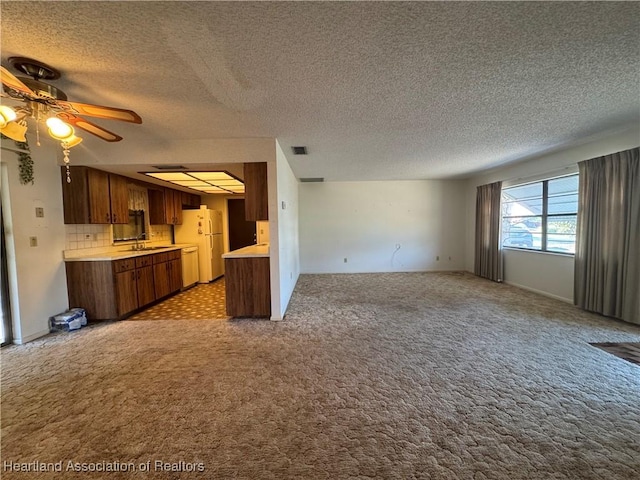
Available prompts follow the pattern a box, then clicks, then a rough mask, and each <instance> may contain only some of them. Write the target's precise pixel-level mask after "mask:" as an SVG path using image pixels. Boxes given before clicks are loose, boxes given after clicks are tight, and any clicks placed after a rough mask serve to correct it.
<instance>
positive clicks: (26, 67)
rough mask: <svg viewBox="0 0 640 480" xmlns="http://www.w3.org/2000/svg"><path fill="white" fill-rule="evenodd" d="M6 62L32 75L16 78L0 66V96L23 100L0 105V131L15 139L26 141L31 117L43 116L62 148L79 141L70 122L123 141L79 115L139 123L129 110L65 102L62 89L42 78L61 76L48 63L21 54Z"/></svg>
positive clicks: (137, 117) (136, 116) (40, 117)
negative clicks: (15, 103)
mask: <svg viewBox="0 0 640 480" xmlns="http://www.w3.org/2000/svg"><path fill="white" fill-rule="evenodd" d="M8 61H9V63H10V64H11V65H12V66H13V67H14V68H15V69H16V70H19V71H21V72H23V73H25V74H26V75H28V76H29V77H31V78H28V77H16V76H15V75H13V74H12V73H11V72H9V70H7V69H6V68H5V67H3V66H0V79H1V80H2V85H3V87H4V88H3V92H0V96H2V97H5V98H11V99H15V100H19V101H22V102H23V104H22V105H20V106H18V107H15V108H10V107H8V106H6V105H0V131H2V133H3V134H5V135H6V136H8V137H10V138H12V139H14V140H17V141H25V137H24V133H25V132H26V128H27V126H26V119H27V118H34V119H35V120H36V122H39V121H40V120H42V119H46V123H47V127H48V128H49V134H50V135H51V136H52V137H53V138H55V139H58V140H61V141H62V143H63V149H65V143H66V149H67V150H68V147H72V146H74V145H77V144H78V143H80V142H81V141H82V140H81V139H80V138H79V137H76V136H75V133H74V131H73V128H72V127H71V125H73V126H74V127H77V128H80V129H82V130H84V131H86V132H89V133H91V134H93V135H95V136H97V137H99V138H101V139H102V140H106V141H107V142H119V141H120V140H122V137H121V136H120V135H117V134H115V133H113V132H110V131H109V130H107V129H105V128H102V127H101V126H99V125H96V124H95V123H92V122H90V121H89V120H86V119H84V118H82V117H81V116H80V115H86V116H90V117H96V118H105V119H109V120H119V121H123V122H130V123H142V119H141V118H140V116H139V115H138V114H137V113H135V112H134V111H132V110H125V109H121V108H114V107H105V106H102V105H91V104H86V103H78V102H70V101H68V100H67V96H66V94H65V93H64V92H63V91H61V90H59V89H58V88H56V87H54V86H53V85H50V84H48V83H45V82H43V81H42V80H55V79H57V78H60V72H59V71H58V70H56V69H55V68H53V67H50V66H49V65H46V64H44V63H42V62H39V61H37V60H33V59H30V58H24V57H10V58H9V59H8Z"/></svg>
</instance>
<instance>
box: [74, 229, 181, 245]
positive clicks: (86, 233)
mask: <svg viewBox="0 0 640 480" xmlns="http://www.w3.org/2000/svg"><path fill="white" fill-rule="evenodd" d="M147 231H148V232H150V235H149V238H148V239H147V240H146V242H153V243H156V242H162V243H165V244H168V243H171V241H172V239H173V233H172V226H171V225H150V226H149V229H148V230H147ZM65 235H66V238H65V250H83V249H87V248H100V249H104V248H105V247H111V246H112V245H113V232H112V227H111V225H65Z"/></svg>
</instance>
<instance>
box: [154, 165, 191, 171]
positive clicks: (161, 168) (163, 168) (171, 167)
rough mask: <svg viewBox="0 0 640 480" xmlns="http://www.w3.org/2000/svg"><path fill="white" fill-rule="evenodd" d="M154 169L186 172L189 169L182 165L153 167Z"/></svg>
mask: <svg viewBox="0 0 640 480" xmlns="http://www.w3.org/2000/svg"><path fill="white" fill-rule="evenodd" d="M152 167H153V168H157V169H158V170H186V169H187V167H183V166H182V165H152Z"/></svg>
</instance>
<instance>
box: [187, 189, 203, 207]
mask: <svg viewBox="0 0 640 480" xmlns="http://www.w3.org/2000/svg"><path fill="white" fill-rule="evenodd" d="M200 203H202V202H201V200H200V195H196V194H195V193H187V192H182V208H192V209H193V208H200Z"/></svg>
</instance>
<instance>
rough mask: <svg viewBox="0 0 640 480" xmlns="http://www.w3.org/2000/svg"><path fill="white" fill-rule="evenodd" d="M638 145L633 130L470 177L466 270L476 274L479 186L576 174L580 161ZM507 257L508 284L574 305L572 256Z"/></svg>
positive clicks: (515, 254)
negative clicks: (476, 211)
mask: <svg viewBox="0 0 640 480" xmlns="http://www.w3.org/2000/svg"><path fill="white" fill-rule="evenodd" d="M639 143H640V139H639V138H638V131H637V129H635V128H633V129H629V130H626V131H622V132H619V133H617V134H615V135H611V136H608V137H606V138H600V139H593V140H591V141H585V142H584V143H582V144H580V145H577V146H574V147H572V148H567V149H564V150H562V151H558V152H554V153H550V154H547V155H541V156H539V157H536V158H532V159H529V160H527V161H526V162H522V163H518V164H515V165H512V166H509V167H504V168H500V169H494V170H491V171H489V172H485V173H483V174H481V175H478V176H476V177H474V178H471V179H470V180H469V181H468V183H467V192H466V209H467V215H466V217H467V235H466V259H467V261H466V269H467V270H468V271H470V272H473V263H474V240H475V238H474V235H475V202H476V189H477V186H478V185H484V184H487V183H492V182H496V181H499V180H502V181H503V182H507V185H513V184H517V183H524V182H526V181H535V180H539V179H541V178H548V177H549V176H554V175H561V174H566V173H570V172H574V171H577V163H578V162H581V161H583V160H588V159H590V158H595V157H599V156H602V155H608V154H610V153H615V152H619V151H622V150H628V149H629V148H633V147H637V146H638V144H639ZM504 254H505V256H504V260H505V263H504V267H505V270H504V280H505V282H506V283H509V284H513V285H517V286H520V287H523V288H526V289H529V290H533V291H536V292H539V293H542V294H545V295H548V296H551V297H554V298H558V299H561V300H564V301H567V302H573V263H574V259H573V256H566V255H555V254H547V253H540V252H527V251H518V250H504Z"/></svg>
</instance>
